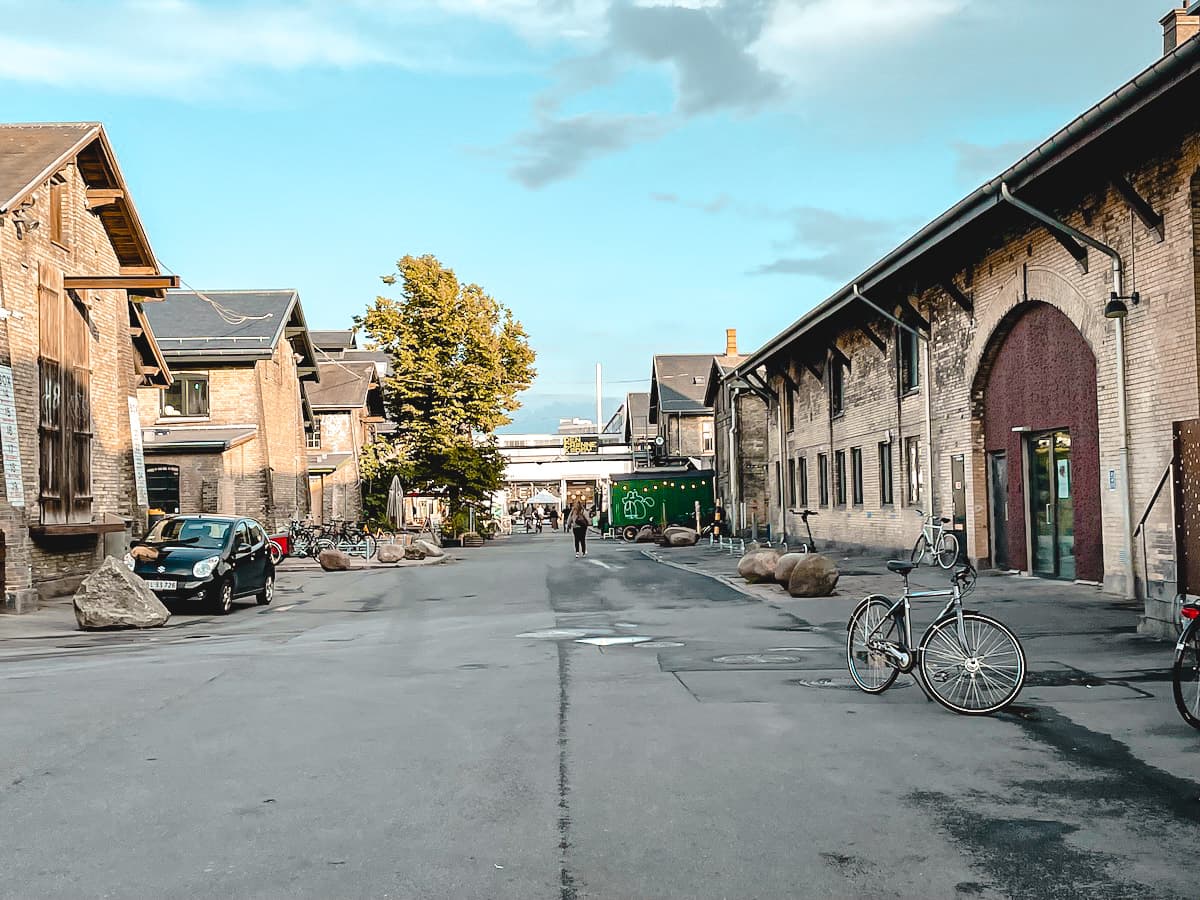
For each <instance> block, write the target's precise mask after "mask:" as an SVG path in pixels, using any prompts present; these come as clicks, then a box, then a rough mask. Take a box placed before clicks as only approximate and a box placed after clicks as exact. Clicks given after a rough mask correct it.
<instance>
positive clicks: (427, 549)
mask: <svg viewBox="0 0 1200 900" xmlns="http://www.w3.org/2000/svg"><path fill="white" fill-rule="evenodd" d="M412 545H413V546H414V547H416V548H417V549H418V550H420V551H422V552H423V553H424V554H425V556H426V557H427V558H428V557H435V556H445V555H446V551H445V550H443V549H442V548H441V545H440V544H435V543H433V542H432V541H426V540H416V541H413V542H412Z"/></svg>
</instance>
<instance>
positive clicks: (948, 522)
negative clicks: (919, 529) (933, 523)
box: [938, 516, 950, 525]
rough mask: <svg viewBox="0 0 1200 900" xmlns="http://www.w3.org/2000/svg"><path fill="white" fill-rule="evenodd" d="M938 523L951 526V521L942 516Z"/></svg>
mask: <svg viewBox="0 0 1200 900" xmlns="http://www.w3.org/2000/svg"><path fill="white" fill-rule="evenodd" d="M938 521H939V522H941V523H942V524H943V525H949V524H950V520H949V519H947V518H946V517H945V516H942V517H941V518H940V519H938Z"/></svg>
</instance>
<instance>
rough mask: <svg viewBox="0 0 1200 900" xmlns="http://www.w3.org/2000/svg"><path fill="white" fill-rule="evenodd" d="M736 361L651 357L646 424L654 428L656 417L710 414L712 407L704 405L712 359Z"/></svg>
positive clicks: (699, 356) (693, 356)
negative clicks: (663, 415)
mask: <svg viewBox="0 0 1200 900" xmlns="http://www.w3.org/2000/svg"><path fill="white" fill-rule="evenodd" d="M739 358H740V357H733V356H716V355H715V354H712V353H683V354H676V355H665V354H664V355H661V356H656V357H654V363H653V366H652V369H651V374H650V413H649V416H648V418H649V421H650V423H651V424H657V423H658V417H659V414H660V413H671V414H676V415H685V416H689V415H690V416H698V415H705V414H708V413H711V412H712V407H710V406H709V405H708V404H707V403H705V397H706V395H707V394H708V379H709V375H710V374H711V372H712V362H713V359H720V360H724V361H728V360H733V359H739Z"/></svg>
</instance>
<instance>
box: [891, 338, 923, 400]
mask: <svg viewBox="0 0 1200 900" xmlns="http://www.w3.org/2000/svg"><path fill="white" fill-rule="evenodd" d="M896 332H897V336H896V339H897V343H898V345H899V348H900V359H899V363H900V393H901V394H907V393H908V392H909V391H915V390H916V389H917V388H918V387H919V386H920V384H921V339H920V338H918V337H917V336H916V335H915V334H914V333H913V332H911V331H909V330H907V329H905V328H901V327H900V326H899V325H897V326H896Z"/></svg>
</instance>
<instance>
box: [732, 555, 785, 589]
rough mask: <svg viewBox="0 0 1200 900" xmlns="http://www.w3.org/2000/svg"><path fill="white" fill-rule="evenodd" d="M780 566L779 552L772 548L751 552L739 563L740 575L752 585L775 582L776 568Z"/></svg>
mask: <svg viewBox="0 0 1200 900" xmlns="http://www.w3.org/2000/svg"><path fill="white" fill-rule="evenodd" d="M778 564H779V551H778V550H773V549H771V548H770V547H764V548H763V549H761V550H751V551H749V552H747V553H746V555H745V556H743V557H742V558H741V559H740V560H739V561H738V574H739V575H741V576H742V577H743V578H745V579H746V580H747V581H748V582H750V583H751V584H758V583H759V582H763V581H774V580H775V566H777V565H778Z"/></svg>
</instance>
